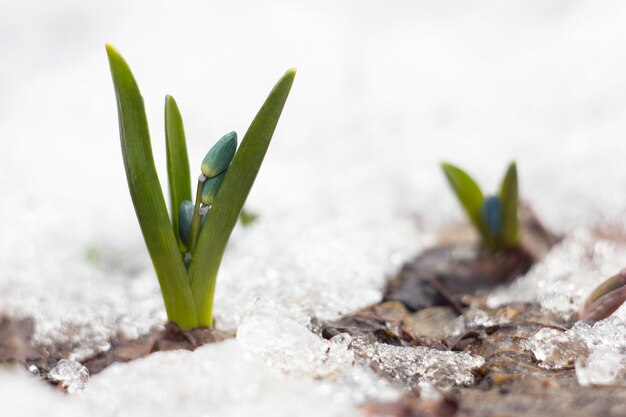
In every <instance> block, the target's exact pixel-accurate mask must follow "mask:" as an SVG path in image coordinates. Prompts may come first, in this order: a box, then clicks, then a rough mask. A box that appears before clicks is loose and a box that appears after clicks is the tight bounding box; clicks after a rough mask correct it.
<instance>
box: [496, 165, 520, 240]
mask: <svg viewBox="0 0 626 417" xmlns="http://www.w3.org/2000/svg"><path fill="white" fill-rule="evenodd" d="M500 200H502V245H503V246H504V247H509V246H515V245H516V244H517V243H518V242H519V220H518V214H517V212H518V205H519V201H518V185H517V166H516V165H515V162H511V164H510V165H509V167H508V169H507V171H506V174H505V175H504V179H503V180H502V185H501V187H500Z"/></svg>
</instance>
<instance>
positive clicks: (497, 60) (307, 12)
mask: <svg viewBox="0 0 626 417" xmlns="http://www.w3.org/2000/svg"><path fill="white" fill-rule="evenodd" d="M624 18H626V5H625V4H623V3H622V2H619V1H607V2H602V3H598V2H593V1H590V0H586V1H578V2H571V1H569V0H551V1H543V0H542V1H515V2H502V3H498V4H493V2H473V3H472V4H471V5H470V4H468V3H467V2H464V1H461V0H448V1H443V2H435V3H433V2H415V1H409V0H397V1H395V2H392V3H390V4H389V5H385V7H381V6H380V4H379V2H374V1H356V0H350V1H346V2H341V3H337V2H334V1H331V0H323V1H318V2H314V3H305V2H293V1H287V0H281V1H275V2H272V3H271V4H270V3H263V4H261V3H259V2H253V1H244V0H235V1H231V2H226V3H221V4H219V5H218V4H212V3H208V2H203V1H199V0H191V1H188V2H171V1H166V0H150V1H148V0H142V1H136V2H132V3H130V2H125V1H122V0H111V1H107V2H104V1H102V2H89V3H85V2H80V1H78V0H61V1H56V2H54V3H51V2H43V1H37V0H26V1H23V2H7V4H3V12H2V14H0V34H2V36H0V51H2V53H3V56H4V62H7V63H10V65H3V66H2V67H1V68H0V87H1V89H2V95H0V143H1V145H2V152H1V153H0V166H2V167H3V173H4V175H1V176H0V191H2V193H3V195H4V198H3V199H2V202H1V203H0V230H2V239H0V311H2V312H6V313H10V314H15V315H30V316H33V317H34V318H35V320H36V323H37V334H36V338H37V340H39V341H41V342H48V343H53V342H55V341H62V342H71V343H74V344H75V346H76V347H75V350H74V352H73V354H72V357H71V358H68V359H71V360H75V361H80V359H81V358H82V357H84V356H86V355H88V354H89V353H91V352H93V351H97V350H105V349H107V348H108V345H107V340H108V338H109V337H110V336H112V335H116V334H122V335H125V336H128V337H133V336H137V335H140V334H144V333H145V332H147V331H148V330H149V329H150V328H151V327H152V326H160V325H162V323H163V322H164V320H165V315H164V311H163V306H162V301H161V299H160V294H159V289H158V285H157V282H156V279H155V277H154V272H153V271H152V269H151V265H150V261H149V258H148V256H147V253H146V251H145V249H144V246H143V242H142V239H141V235H140V233H139V228H138V227H137V224H136V220H135V218H134V213H133V210H132V206H131V203H130V198H129V196H128V192H127V187H126V183H125V178H124V174H123V168H122V160H121V155H120V150H119V143H118V136H117V135H118V132H117V120H116V117H117V115H116V111H115V99H114V95H113V90H112V86H111V81H110V76H109V74H108V65H107V62H106V57H105V53H104V48H103V44H104V43H105V42H111V43H112V44H114V45H115V46H116V47H117V48H118V49H119V50H120V51H121V52H122V54H123V55H124V56H125V57H126V59H127V60H128V61H129V63H130V65H131V67H132V68H133V70H134V72H135V75H136V77H137V79H138V82H139V85H140V87H141V89H142V92H143V94H144V98H145V103H146V108H147V112H148V119H149V122H150V125H151V132H152V138H153V146H154V153H155V158H156V164H157V167H158V169H159V174H160V177H161V179H164V178H165V170H164V146H163V133H162V105H163V96H164V95H165V94H166V93H169V94H172V95H173V96H174V97H175V98H176V99H177V101H178V104H179V106H180V108H181V111H182V114H183V118H184V120H185V127H186V132H187V138H188V143H189V148H190V156H191V160H192V164H196V165H197V166H198V169H199V162H200V158H202V156H203V155H204V154H205V153H206V150H207V149H208V147H209V146H210V145H211V144H212V143H213V142H214V141H215V140H217V139H218V138H219V137H221V136H222V135H223V134H224V133H225V132H228V131H230V130H233V129H235V130H237V132H238V133H239V134H243V132H244V131H245V129H246V127H247V126H248V124H249V123H250V121H251V119H252V117H253V115H254V113H255V111H256V110H257V108H258V106H259V104H260V103H261V102H262V100H263V99H264V97H265V95H266V94H267V93H268V91H269V89H270V87H271V86H272V85H273V83H274V82H275V81H276V80H277V79H278V77H279V76H280V75H281V74H282V72H283V71H284V70H286V69H287V68H289V67H292V66H296V67H297V68H298V71H299V72H298V75H297V77H296V81H295V84H294V88H293V92H292V94H291V97H290V98H289V101H288V103H287V106H286V108H285V112H284V114H283V117H282V119H281V121H280V124H279V126H278V129H277V131H276V134H275V137H274V141H273V143H272V146H271V147H270V150H269V153H268V156H267V159H266V162H265V163H264V166H263V169H262V170H261V172H260V175H259V178H258V180H257V183H256V184H255V187H254V189H253V191H252V193H251V195H250V198H249V200H248V203H247V205H248V208H249V209H250V210H252V211H254V212H256V213H258V214H259V216H260V217H259V220H258V222H257V223H256V224H254V225H253V226H252V227H250V228H247V229H241V228H238V229H237V230H236V231H235V234H234V235H233V237H232V241H231V244H230V246H229V248H228V251H227V253H226V256H225V259H224V261H223V264H222V268H221V270H220V274H219V279H218V284H217V294H216V304H215V311H216V316H217V317H216V318H217V323H218V326H219V327H221V328H233V327H237V328H238V336H237V338H236V339H235V340H230V341H226V342H224V343H220V344H217V345H212V346H205V347H203V348H201V349H199V350H198V351H196V352H193V353H189V352H168V353H158V354H154V355H150V356H149V357H147V358H145V359H141V360H137V361H134V362H132V363H128V364H119V365H114V366H112V367H110V368H109V369H107V370H105V371H104V372H102V373H101V374H97V375H94V376H91V377H90V379H89V381H88V383H87V385H86V387H85V389H84V390H81V391H78V392H76V393H75V394H73V395H71V396H62V395H61V394H58V393H56V392H54V391H53V390H51V389H49V387H47V386H45V385H44V384H42V383H40V382H38V381H35V380H34V379H33V377H32V376H29V375H28V372H26V371H23V372H22V371H20V370H17V369H11V370H1V371H0V399H1V401H0V415H24V416H29V415H41V414H42V413H43V412H45V413H46V414H47V415H63V416H73V415H85V414H86V413H85V411H86V410H89V415H103V416H110V415H136V416H144V415H146V416H147V415H150V416H155V415H156V416H158V415H172V414H174V413H176V414H181V415H190V416H194V415H197V416H204V415H209V416H212V415H220V416H231V415H232V416H242V415H252V414H253V415H275V416H282V415H294V414H295V415H303V416H307V415H315V416H334V415H338V416H339V415H342V416H350V415H358V407H359V406H360V405H361V404H362V403H363V402H364V401H366V400H371V399H381V400H386V399H393V398H395V397H396V396H397V395H399V390H398V389H397V388H396V387H394V386H391V385H389V384H388V383H386V382H385V381H384V380H383V379H381V378H380V377H379V376H378V375H377V374H375V373H374V372H373V371H372V370H371V369H370V368H369V367H367V366H364V365H363V364H362V363H361V362H360V361H359V360H358V358H355V357H354V356H353V355H354V351H353V350H351V349H348V348H347V343H351V342H352V341H348V340H346V339H345V338H343V339H342V338H339V339H336V340H333V341H324V340H321V339H320V338H318V337H317V336H315V335H314V334H313V333H311V332H310V331H309V327H310V326H311V318H312V317H318V318H322V319H324V318H334V317H338V316H339V315H341V314H344V313H347V312H350V311H353V310H355V309H357V308H360V307H363V306H366V305H368V304H370V303H372V302H376V301H378V299H379V297H380V294H381V289H382V286H383V284H384V282H385V279H386V278H387V277H388V276H390V275H391V274H393V272H394V271H395V270H396V269H397V268H398V266H399V265H400V264H401V263H402V261H403V260H405V259H407V258H409V257H410V256H412V255H414V254H416V253H418V252H419V251H420V250H421V249H423V248H425V247H427V246H428V245H430V244H432V243H433V242H434V240H435V236H436V234H437V232H438V231H440V230H441V229H442V228H447V227H451V226H454V225H456V224H460V223H462V222H464V221H465V219H464V218H463V214H462V212H461V211H460V209H459V208H458V205H457V203H456V202H455V201H454V198H453V196H452V195H451V193H450V192H449V191H448V190H447V187H446V185H445V183H444V179H443V176H442V175H441V173H440V172H439V168H438V165H437V162H438V161H440V160H442V159H445V160H449V161H451V162H454V163H457V164H459V165H460V166H462V167H464V168H466V169H467V170H468V171H470V172H471V173H473V174H475V175H476V177H477V178H478V180H479V182H480V183H481V184H483V185H484V188H485V190H487V191H488V190H494V189H495V188H496V186H497V184H498V182H499V180H500V178H501V175H502V174H503V171H504V168H505V167H506V165H507V163H508V161H509V160H511V159H515V160H517V162H518V169H519V176H520V182H521V192H522V196H523V197H524V199H525V200H527V201H528V202H529V203H530V204H531V205H532V206H533V208H534V209H535V210H536V211H537V213H538V214H539V216H540V217H541V218H542V219H543V220H544V221H545V223H546V224H547V226H548V227H550V228H552V229H554V230H557V231H559V232H562V233H564V234H565V235H566V238H565V240H564V241H563V242H562V243H561V244H560V245H558V246H557V247H556V248H555V249H554V250H553V252H552V253H551V254H550V255H549V256H548V257H547V258H546V259H545V260H544V261H542V262H541V263H539V264H538V265H537V266H536V267H535V268H534V269H533V270H532V271H531V272H530V273H529V274H528V275H527V276H526V277H524V278H522V279H520V280H519V281H517V282H516V283H515V284H514V285H512V286H511V287H510V288H505V289H501V290H498V291H496V292H495V293H494V294H493V295H492V296H491V297H490V304H492V305H498V304H501V303H504V302H507V301H514V300H525V301H538V302H540V303H542V305H543V306H544V307H545V308H547V309H550V310H554V311H557V312H560V313H562V314H564V315H569V314H571V313H572V312H573V311H575V309H576V308H577V306H578V305H579V303H580V302H581V301H582V300H583V299H584V298H585V297H586V295H587V294H588V293H589V291H591V290H592V289H593V287H594V286H595V285H597V284H599V283H600V282H602V281H603V280H604V279H606V278H607V277H608V276H610V275H612V274H614V273H616V272H617V271H619V270H621V269H622V268H623V267H624V265H625V264H626V247H625V245H624V243H614V241H613V240H612V239H603V238H597V237H596V235H595V234H594V230H595V228H596V227H597V226H599V225H610V226H615V228H617V229H618V230H619V229H621V228H623V226H624V213H625V212H626V199H624V198H623V197H622V192H621V191H622V190H623V189H624V188H625V187H626V165H625V164H624V163H623V157H622V155H624V153H625V151H626V145H625V142H624V139H623V138H624V133H625V132H626V117H624V116H626V98H625V97H626V78H624V76H623V74H624V73H626V71H625V70H626V51H624V49H623V48H622V47H621V46H622V45H623V43H624V41H625V40H626V27H624V25H623V21H624ZM194 175H195V174H194ZM163 185H165V184H163ZM480 313H481V312H480V311H476V312H475V315H474V318H473V319H472V320H474V321H481V320H482V319H483V318H484V317H483V315H481V314H480ZM624 320H626V308H624V307H623V308H622V309H620V310H619V311H618V312H616V314H615V315H614V316H613V317H612V318H609V319H607V320H604V321H602V322H599V323H596V324H595V325H594V326H591V327H589V326H588V325H584V324H580V325H577V327H575V328H574V329H572V330H570V331H568V332H566V335H569V334H571V335H572V336H573V335H576V337H579V338H582V339H583V340H585V344H586V346H587V348H588V350H589V355H588V357H586V356H584V355H582V356H580V357H577V358H576V367H577V375H578V378H579V381H580V382H581V383H584V384H588V383H597V382H598V381H599V382H602V383H604V382H606V381H609V380H612V381H621V379H620V378H622V377H623V372H622V371H623V369H624V362H625V360H624V358H625V355H626V351H625V348H624V346H623V344H620V342H619V339H613V338H614V337H618V336H620V335H621V337H622V339H621V340H624V338H623V335H624V333H623V331H624V330H623V329H624ZM584 326H588V327H584ZM60 335H63V338H65V339H66V340H59V338H60V337H61V336H60ZM544 336H546V335H539V336H538V338H537V339H538V340H537V341H536V342H537V343H538V345H537V346H536V347H535V350H536V351H537V352H538V351H539V350H541V349H544V350H546V349H548V348H542V347H541V345H540V344H541V343H543V342H546V343H551V342H552V340H553V338H551V337H544ZM547 336H550V335H547ZM606 345H608V346H610V349H606V348H604V347H603V346H606ZM379 348H384V349H383V350H384V352H383V351H378V352H376V353H375V354H377V355H383V356H385V357H388V359H389V360H388V361H387V360H386V359H385V360H383V365H385V366H387V365H389V366H391V365H392V364H393V363H395V361H398V360H404V359H406V360H409V359H410V360H412V361H415V367H416V368H415V369H416V372H417V373H419V374H420V375H425V376H426V378H421V377H420V378H418V380H417V381H416V384H417V386H422V387H430V388H428V389H429V390H432V387H433V386H436V385H437V378H433V379H434V381H430V380H429V378H428V375H429V374H428V372H427V371H425V370H423V367H425V366H427V365H428V364H429V363H430V362H429V360H430V359H429V358H435V359H434V362H435V363H438V364H440V365H445V364H450V365H451V366H452V364H454V366H455V367H456V368H452V369H451V370H450V374H449V375H448V376H449V377H450V379H449V382H450V383H453V384H464V383H468V381H467V380H466V379H465V378H464V376H466V375H468V369H469V368H471V367H472V366H474V365H475V364H476V363H477V361H480V358H476V357H467V356H463V355H461V354H450V355H449V356H452V357H450V358H441V357H437V355H439V353H436V352H430V351H424V350H423V349H422V350H419V349H418V350H415V351H412V352H411V353H410V354H407V355H406V356H403V355H400V356H398V355H397V352H395V350H394V348H392V347H389V348H388V347H381V346H378V347H377V348H376V349H379ZM532 349H533V347H531V350H532ZM537 349H539V350H537ZM548 353H549V352H548V351H547V350H546V356H545V357H546V358H548V357H549V354H548ZM605 358H608V359H607V360H605ZM607 361H608V362H607ZM607 363H610V364H612V365H611V367H608V369H618V368H616V364H621V365H619V366H621V367H622V368H619V369H622V371H620V370H619V369H618V370H617V371H615V375H613V376H611V375H612V374H611V375H608V376H607V374H606V372H604V371H603V369H607V365H606V364H607ZM551 366H559V365H558V364H556V365H554V364H553V365H551ZM457 371H458V372H457ZM612 372H613V371H612ZM620 372H621V373H620ZM620 375H622V376H620ZM455 378H459V379H455ZM8 393H10V395H9V394H8ZM430 395H431V396H432V395H434V394H432V393H431V394H430ZM32 398H37V401H31V399H32ZM253 411H254V412H253Z"/></svg>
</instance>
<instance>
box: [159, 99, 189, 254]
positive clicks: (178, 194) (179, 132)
mask: <svg viewBox="0 0 626 417" xmlns="http://www.w3.org/2000/svg"><path fill="white" fill-rule="evenodd" d="M165 144H166V151H167V177H168V181H169V188H170V207H171V209H172V215H171V219H172V230H174V234H175V236H176V240H177V241H178V246H179V249H180V251H181V252H185V249H186V248H185V244H184V243H183V242H182V240H181V237H180V235H179V233H178V231H179V227H178V210H179V207H180V205H181V204H182V203H183V201H185V200H189V201H191V179H190V176H189V158H188V157H187V144H186V142H185V130H184V129H183V119H182V117H181V116H180V111H179V110H178V105H177V104H176V101H175V100H174V97H172V96H169V95H168V96H165Z"/></svg>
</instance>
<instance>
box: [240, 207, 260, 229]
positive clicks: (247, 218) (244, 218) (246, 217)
mask: <svg viewBox="0 0 626 417" xmlns="http://www.w3.org/2000/svg"><path fill="white" fill-rule="evenodd" d="M258 217H259V216H258V214H256V213H253V212H251V211H248V210H246V208H245V207H244V208H243V209H241V213H240V214H239V221H240V222H241V225H242V226H243V227H248V226H251V225H252V224H253V223H254V222H255V221H257V219H258Z"/></svg>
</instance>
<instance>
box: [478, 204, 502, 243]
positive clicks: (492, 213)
mask: <svg viewBox="0 0 626 417" xmlns="http://www.w3.org/2000/svg"><path fill="white" fill-rule="evenodd" d="M481 213H482V216H483V219H484V220H485V223H487V228H488V229H489V231H490V232H491V234H492V235H493V236H500V232H501V230H502V202H501V201H500V199H499V198H498V197H497V196H491V197H487V198H485V199H484V200H483V205H482V208H481Z"/></svg>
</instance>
